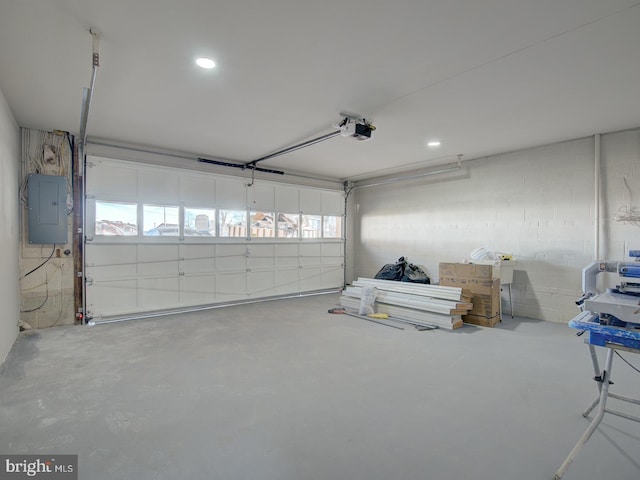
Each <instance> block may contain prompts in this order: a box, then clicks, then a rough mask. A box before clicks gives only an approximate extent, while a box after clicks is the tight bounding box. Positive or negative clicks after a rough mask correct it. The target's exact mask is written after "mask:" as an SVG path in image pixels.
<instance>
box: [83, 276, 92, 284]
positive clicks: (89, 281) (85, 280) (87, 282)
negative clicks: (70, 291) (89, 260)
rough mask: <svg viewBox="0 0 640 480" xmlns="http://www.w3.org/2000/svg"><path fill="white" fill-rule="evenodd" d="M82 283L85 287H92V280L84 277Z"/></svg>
mask: <svg viewBox="0 0 640 480" xmlns="http://www.w3.org/2000/svg"><path fill="white" fill-rule="evenodd" d="M84 282H85V284H86V285H93V278H89V277H86V278H85V279H84Z"/></svg>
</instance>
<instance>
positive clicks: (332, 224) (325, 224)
mask: <svg viewBox="0 0 640 480" xmlns="http://www.w3.org/2000/svg"><path fill="white" fill-rule="evenodd" d="M322 230H323V237H324V238H342V217H336V216H333V215H325V216H324V217H323V218H322Z"/></svg>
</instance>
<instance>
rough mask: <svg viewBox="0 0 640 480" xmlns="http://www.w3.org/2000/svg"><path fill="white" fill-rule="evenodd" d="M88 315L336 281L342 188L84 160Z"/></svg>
mask: <svg viewBox="0 0 640 480" xmlns="http://www.w3.org/2000/svg"><path fill="white" fill-rule="evenodd" d="M87 162H88V163H87V175H86V185H87V202H86V210H85V211H86V218H87V221H86V223H87V225H86V226H87V228H86V230H87V242H86V245H85V275H86V277H87V288H86V304H87V317H88V318H93V320H94V321H96V322H99V321H101V320H108V319H110V318H113V317H120V316H127V315H137V314H140V313H146V312H156V311H163V310H174V309H181V308H188V307H197V306H205V305H215V304H222V303H230V302H241V301H245V300H250V299H260V298H268V297H273V296H279V295H289V294H298V293H306V292H313V291H319V290H325V289H334V288H340V287H341V286H342V284H343V265H344V239H343V234H344V233H343V225H344V194H343V192H341V191H336V190H324V189H317V188H311V187H305V186H292V185H289V184H279V183H276V182H267V181H259V182H256V183H254V184H253V185H251V186H248V182H247V180H246V179H242V178H236V177H231V176H223V175H218V174H209V173H203V172H194V171H185V170H181V169H177V168H170V167H160V166H151V165H148V164H141V163H133V162H127V161H119V160H113V159H106V158H99V157H89V158H88V161H87Z"/></svg>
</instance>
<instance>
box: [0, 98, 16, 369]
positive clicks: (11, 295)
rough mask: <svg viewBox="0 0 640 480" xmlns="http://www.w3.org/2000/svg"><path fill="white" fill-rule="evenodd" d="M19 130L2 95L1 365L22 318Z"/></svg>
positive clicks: (0, 102)
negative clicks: (19, 286)
mask: <svg viewBox="0 0 640 480" xmlns="http://www.w3.org/2000/svg"><path fill="white" fill-rule="evenodd" d="M19 165H20V130H19V128H18V125H17V124H16V121H15V119H14V118H13V115H12V114H11V110H10V109H9V105H8V104H7V102H6V100H5V98H4V95H3V93H2V92H1V91H0V211H1V212H2V221H1V222H0V249H1V251H2V252H4V253H5V255H4V258H3V260H2V264H3V265H2V269H0V305H2V315H0V363H2V362H3V361H4V359H5V358H6V356H7V354H8V353H9V350H10V349H11V346H12V345H13V342H14V340H15V339H16V336H17V335H18V319H19V316H20V291H19V288H18V275H19V274H18V232H19V228H18V182H19Z"/></svg>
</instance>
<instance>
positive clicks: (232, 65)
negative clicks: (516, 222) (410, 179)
mask: <svg viewBox="0 0 640 480" xmlns="http://www.w3.org/2000/svg"><path fill="white" fill-rule="evenodd" d="M90 27H93V28H96V29H97V30H99V31H100V32H101V40H100V60H101V66H100V69H99V71H98V75H97V81H96V86H95V90H94V97H93V105H92V109H91V114H90V117H89V124H88V129H87V130H88V135H89V138H90V139H91V138H94V139H96V138H101V139H110V140H115V141H119V142H128V143H135V144H139V145H148V146H153V147H157V148H165V149H171V150H175V151H182V152H191V153H194V154H200V155H203V156H208V157H215V158H222V159H228V160H231V161H239V162H249V161H252V160H255V159H256V158H259V157H262V156H264V155H267V154H269V153H271V152H273V151H276V150H279V149H282V148H284V147H287V146H290V145H292V144H295V143H298V142H301V141H304V140H306V139H309V138H313V137H317V136H319V135H322V134H325V133H328V132H331V131H332V130H333V129H332V125H333V124H334V123H335V122H337V121H339V120H340V115H339V113H340V112H343V111H347V112H353V113H357V114H360V115H362V116H364V117H365V118H366V119H367V120H371V121H372V122H373V123H374V124H375V125H376V127H377V130H376V132H375V138H374V139H373V140H371V141H369V142H358V141H355V140H352V139H348V138H342V137H336V138H332V139H330V140H327V141H325V142H323V143H320V144H317V145H313V146H311V147H308V148H304V149H302V150H298V151H296V152H294V153H290V154H287V155H284V156H281V157H277V158H274V159H271V160H268V161H265V162H262V163H260V166H263V167H268V168H278V169H283V170H285V171H286V170H295V171H298V172H306V173H309V174H313V175H321V176H329V177H334V178H340V179H359V178H365V177H370V176H373V175H377V174H382V173H389V172H394V171H400V170H406V169H409V168H415V167H426V166H430V165H436V164H442V163H449V162H451V161H454V160H455V159H456V155H458V154H462V155H463V157H462V158H463V159H471V158H476V157H479V156H484V155H489V154H495V153H501V152H506V151H511V150H517V149H522V148H526V147H530V146H536V145H542V144H547V143H552V142H556V141H561V140H566V139H571V138H577V137H583V136H588V135H592V134H594V133H604V132H609V131H616V130H622V129H626V128H634V127H638V126H640V94H639V93H640V92H639V91H638V86H639V85H640V2H637V1H631V0H606V1H603V0H394V1H389V0H342V1H336V0H324V1H317V0H316V1H310V0H233V1H228V0H217V1H214V0H108V1H105V0H0V89H1V90H2V92H3V93H4V95H5V97H6V99H7V101H8V103H9V105H10V107H11V110H12V112H13V113H14V115H15V117H16V120H17V122H18V123H19V125H20V126H23V127H31V128H38V129H43V130H53V129H58V130H67V131H70V132H73V133H77V132H78V130H79V127H80V110H81V103H82V91H83V88H84V87H88V86H89V83H90V79H91V50H92V38H91V35H90V33H89V28H90ZM198 55H207V56H211V57H213V58H214V59H215V60H216V62H217V67H216V68H215V69H214V70H212V71H205V70H201V69H199V68H197V67H196V66H195V65H194V59H195V57H196V56H198ZM432 139H438V140H441V141H442V146H441V147H439V148H437V149H430V148H428V147H427V146H426V143H427V141H429V140H432ZM185 161H186V160H185Z"/></svg>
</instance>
